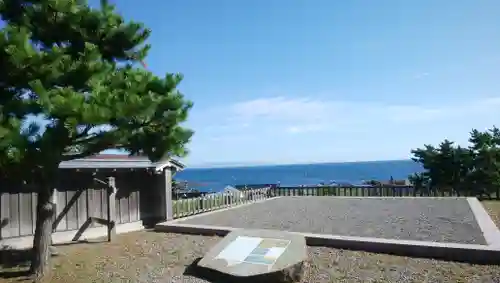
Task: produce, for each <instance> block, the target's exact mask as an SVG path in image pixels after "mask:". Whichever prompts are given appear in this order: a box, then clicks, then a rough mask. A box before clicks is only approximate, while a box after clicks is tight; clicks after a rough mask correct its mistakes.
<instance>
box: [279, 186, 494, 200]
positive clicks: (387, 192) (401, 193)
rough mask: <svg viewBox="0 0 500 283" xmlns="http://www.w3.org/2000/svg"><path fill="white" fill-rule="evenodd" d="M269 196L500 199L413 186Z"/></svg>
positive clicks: (297, 190)
mask: <svg viewBox="0 0 500 283" xmlns="http://www.w3.org/2000/svg"><path fill="white" fill-rule="evenodd" d="M270 195H271V196H350V197H466V196H471V197H489V198H491V199H500V191H499V190H497V191H496V192H494V193H492V194H491V195H489V196H486V195H477V194H475V193H474V192H472V191H470V192H463V193H460V192H456V191H446V190H434V189H429V190H415V188H414V187H413V186H399V185H397V186H396V185H392V186H391V185H384V186H348V187H337V186H335V187H334V186H316V187H277V188H271V189H270Z"/></svg>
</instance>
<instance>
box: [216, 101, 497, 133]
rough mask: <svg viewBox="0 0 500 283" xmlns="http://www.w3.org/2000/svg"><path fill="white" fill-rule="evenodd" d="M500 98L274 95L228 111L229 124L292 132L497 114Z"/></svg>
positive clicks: (399, 124)
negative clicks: (424, 100)
mask: <svg viewBox="0 0 500 283" xmlns="http://www.w3.org/2000/svg"><path fill="white" fill-rule="evenodd" d="M499 106H500V97H499V98H487V99H483V100H477V101H468V102H464V103H450V104H442V105H430V106H428V105H399V104H390V103H381V102H351V101H336V100H320V99H313V98H293V97H292V98H287V97H283V96H280V97H271V98H259V99H254V100H249V101H243V102H238V103H235V104H233V105H232V106H230V108H229V111H228V112H227V115H228V117H227V119H226V122H227V123H228V124H225V126H226V127H228V126H229V125H232V126H229V127H238V125H246V127H249V125H254V126H258V127H261V128H262V129H266V128H268V129H269V128H270V127H272V128H273V129H274V130H275V131H276V130H279V131H285V132H289V133H302V132H318V131H328V130H336V129H341V128H344V127H359V128H365V127H370V126H373V125H379V128H380V127H383V126H384V125H387V126H390V125H393V126H401V125H412V124H415V123H418V124H420V123H428V122H436V121H440V120H447V119H453V118H460V117H465V116H471V115H475V116H478V115H485V114H495V113H496V112H497V111H496V109H498V107H499Z"/></svg>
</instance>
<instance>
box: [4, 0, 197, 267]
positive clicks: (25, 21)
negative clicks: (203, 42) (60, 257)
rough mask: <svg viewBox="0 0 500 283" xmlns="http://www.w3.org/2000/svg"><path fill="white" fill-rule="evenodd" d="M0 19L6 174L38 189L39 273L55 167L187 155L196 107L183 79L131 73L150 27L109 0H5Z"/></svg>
mask: <svg viewBox="0 0 500 283" xmlns="http://www.w3.org/2000/svg"><path fill="white" fill-rule="evenodd" d="M0 16H1V17H2V20H3V21H4V23H5V27H4V28H3V29H2V30H1V31H0V32H1V36H0V91H1V94H0V176H2V177H3V179H4V180H5V179H6V178H7V179H9V180H14V179H15V180H23V181H26V182H31V183H34V184H37V186H38V205H37V221H36V232H35V237H34V242H33V249H34V253H33V255H34V256H33V260H32V264H31V271H32V272H33V273H34V274H36V275H37V276H43V275H44V274H45V273H46V271H47V267H48V264H49V250H48V247H49V244H50V237H51V232H52V231H51V230H52V219H53V218H52V217H53V215H54V211H53V208H52V206H51V203H50V201H51V198H52V192H53V190H52V188H54V187H55V182H56V180H57V174H58V171H59V170H58V166H59V163H60V162H61V161H66V160H71V159H76V158H82V157H86V156H89V155H94V154H97V153H99V152H101V151H102V150H106V149H111V148H116V149H123V150H126V151H128V152H130V153H131V154H138V153H140V154H144V155H147V156H148V157H149V158H150V159H151V160H153V161H156V160H159V159H160V158H164V157H170V156H183V155H185V154H186V153H187V152H186V149H185V145H186V144H187V143H188V142H189V140H190V138H191V136H192V134H193V133H192V131H190V130H188V129H185V128H183V127H181V125H180V124H181V123H182V122H183V121H185V120H186V119H187V114H188V111H189V110H190V108H191V107H192V103H191V102H189V101H187V100H186V99H185V98H184V97H183V95H182V94H181V93H180V92H179V91H178V90H177V89H176V87H177V85H178V84H179V83H180V81H181V79H182V76H181V75H180V74H167V75H166V76H165V77H164V78H160V77H157V76H155V75H153V74H152V73H151V72H149V71H146V70H144V69H142V68H137V67H135V66H136V63H139V62H141V61H142V60H143V59H144V58H145V57H146V55H147V52H148V50H149V48H150V46H148V45H146V44H144V43H145V41H146V40H147V38H148V36H149V35H150V30H148V29H146V28H144V27H143V25H141V24H138V23H134V22H125V20H124V19H123V18H122V17H121V16H120V15H119V14H118V13H117V12H116V11H115V10H114V6H112V5H109V4H108V3H107V1H101V8H100V9H93V8H90V7H89V6H88V4H87V3H86V1H81V0H0Z"/></svg>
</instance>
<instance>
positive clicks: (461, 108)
mask: <svg viewBox="0 0 500 283" xmlns="http://www.w3.org/2000/svg"><path fill="white" fill-rule="evenodd" d="M425 103H426V104H419V105H405V104H396V103H384V102H373V101H362V102H359V101H338V100H332V99H319V98H312V97H285V96H278V97H269V98H257V99H252V100H247V101H240V102H237V103H234V104H231V105H227V106H225V107H223V106H218V107H214V108H205V109H201V110H199V111H197V112H194V115H193V116H192V117H191V119H190V121H189V124H190V125H189V126H190V127H192V128H193V129H194V130H195V135H194V137H193V142H192V143H191V144H190V149H191V152H192V155H191V156H192V157H190V158H194V159H193V161H192V162H195V161H196V162H206V161H207V160H208V161H228V162H229V161H238V160H245V161H252V162H253V161H255V162H264V161H266V162H267V161H269V162H271V161H273V160H274V161H275V160H280V161H284V160H287V162H288V161H290V162H291V161H294V162H295V161H297V160H302V161H304V162H305V161H307V160H309V161H311V160H316V161H317V160H330V161H331V160H370V159H393V158H402V157H407V156H408V154H409V152H410V149H412V148H416V147H419V146H421V145H422V144H425V143H431V144H435V143H439V142H440V141H442V140H443V139H445V138H448V139H451V140H454V141H457V142H460V143H464V142H467V136H468V132H469V131H470V130H471V129H472V128H478V129H486V128H487V127H491V126H492V125H494V124H495V123H498V121H500V112H498V109H499V108H500V97H493V98H483V99H476V100H470V101H458V102H456V101H454V102H450V103H440V104H438V103H435V102H433V101H425ZM297 148H301V150H297ZM197 156H199V157H198V158H199V159H198V160H197V159H196V157H197ZM201 156H203V158H201ZM292 159H293V160H292Z"/></svg>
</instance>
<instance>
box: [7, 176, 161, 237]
mask: <svg viewBox="0 0 500 283" xmlns="http://www.w3.org/2000/svg"><path fill="white" fill-rule="evenodd" d="M63 171H64V174H61V179H60V180H59V186H58V187H57V188H56V195H55V201H56V214H55V219H54V231H55V232H61V231H72V230H78V229H80V228H81V227H82V226H84V225H85V223H86V222H88V220H89V219H90V218H96V219H106V218H107V209H108V186H106V185H105V184H103V183H101V182H96V179H98V180H99V179H101V180H105V179H106V177H107V176H111V175H113V176H114V177H115V180H116V188H117V192H116V199H115V211H116V218H115V220H116V223H117V224H121V223H130V222H135V221H139V220H141V218H144V216H147V215H150V214H153V213H154V212H153V211H151V210H152V209H153V208H152V207H151V206H148V205H147V203H146V204H145V203H144V202H145V201H146V202H147V199H145V200H143V199H142V197H146V198H148V193H149V192H148V191H147V190H142V191H141V188H146V189H147V188H149V187H153V186H154V182H155V178H156V176H155V175H151V174H149V173H148V172H145V171H140V170H138V171H126V172H123V171H118V172H100V173H99V174H97V175H96V174H95V172H94V173H92V172H85V171H84V172H77V171H76V170H70V169H64V170H63ZM36 205H37V193H36V187H35V186H33V185H23V186H12V185H7V184H1V185H0V219H1V229H0V239H7V238H13V237H21V236H30V235H33V234H34V232H35V224H36ZM99 226H102V223H101V224H99V223H97V222H92V223H91V224H90V227H99Z"/></svg>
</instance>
